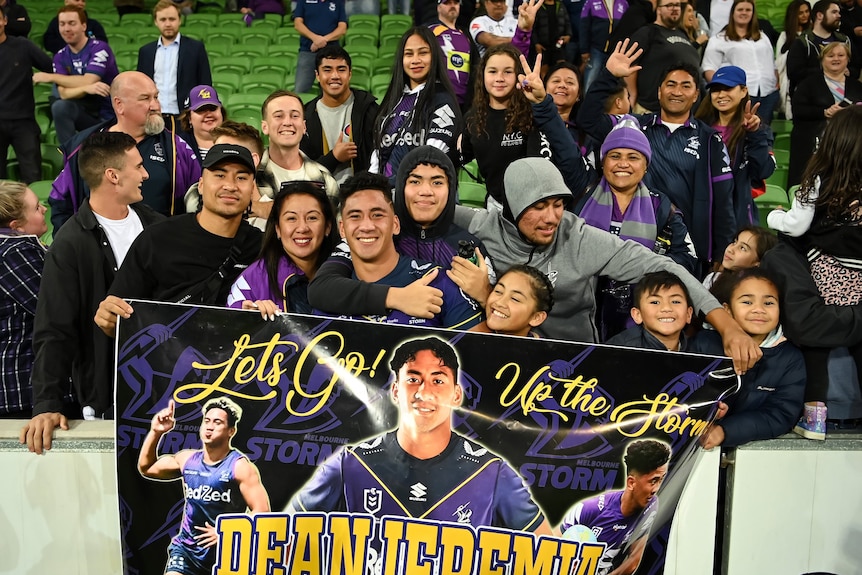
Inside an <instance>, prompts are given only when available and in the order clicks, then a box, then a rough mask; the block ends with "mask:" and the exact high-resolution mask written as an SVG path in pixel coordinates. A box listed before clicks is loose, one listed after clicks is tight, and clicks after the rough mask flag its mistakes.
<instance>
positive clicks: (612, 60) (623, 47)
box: [605, 38, 644, 78]
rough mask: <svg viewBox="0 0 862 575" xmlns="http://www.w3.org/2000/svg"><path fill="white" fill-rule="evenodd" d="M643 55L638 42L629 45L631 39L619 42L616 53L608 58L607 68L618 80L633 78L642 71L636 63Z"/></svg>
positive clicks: (615, 49) (612, 53)
mask: <svg viewBox="0 0 862 575" xmlns="http://www.w3.org/2000/svg"><path fill="white" fill-rule="evenodd" d="M643 53H644V51H643V49H642V48H638V43H637V42H632V43H631V44H629V39H628V38H626V39H625V40H623V41H622V42H617V45H616V47H615V48H614V51H613V52H611V54H610V56H608V61H607V62H606V63H605V68H607V69H608V72H610V73H611V74H613V75H614V76H616V77H617V78H625V77H627V76H631V75H632V74H634V73H635V72H637V71H638V70H640V69H641V66H635V61H636V60H637V59H638V58H640V57H641V54H643Z"/></svg>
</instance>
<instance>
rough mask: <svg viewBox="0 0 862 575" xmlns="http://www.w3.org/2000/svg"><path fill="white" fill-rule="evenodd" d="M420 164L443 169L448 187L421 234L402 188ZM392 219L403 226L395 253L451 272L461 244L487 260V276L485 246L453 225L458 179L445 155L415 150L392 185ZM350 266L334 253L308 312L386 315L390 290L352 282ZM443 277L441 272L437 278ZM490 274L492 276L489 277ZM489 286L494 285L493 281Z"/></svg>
mask: <svg viewBox="0 0 862 575" xmlns="http://www.w3.org/2000/svg"><path fill="white" fill-rule="evenodd" d="M420 164H427V165H432V166H438V167H440V168H443V171H444V172H446V178H447V179H448V181H449V198H448V201H447V202H446V207H445V208H444V209H443V212H442V213H441V214H440V216H439V217H438V218H437V219H436V220H434V222H433V223H432V224H431V225H430V226H428V227H427V228H422V226H420V225H419V224H418V223H416V221H415V220H414V219H413V217H412V216H411V215H410V212H409V210H408V209H407V203H406V200H405V198H404V185H405V182H406V181H407V177H408V176H409V175H410V172H411V171H412V170H413V168H415V167H416V166H418V165H420ZM395 182H396V185H395V193H394V198H393V199H394V201H395V214H396V215H397V216H398V219H399V220H400V222H401V233H400V234H399V235H398V236H396V237H395V247H396V249H397V250H398V253H399V254H401V255H404V256H408V257H412V258H415V259H418V260H425V261H429V262H432V263H435V264H437V265H439V266H441V267H442V268H444V269H448V268H449V267H451V263H452V258H453V257H454V256H455V255H456V254H457V253H458V242H459V240H467V241H469V242H472V243H473V245H474V246H477V247H478V248H479V250H480V251H481V252H482V254H484V255H485V262H486V263H487V264H488V269H489V270H491V269H492V268H491V262H490V261H489V259H488V256H487V251H486V250H485V246H484V245H482V243H481V242H480V241H479V239H478V238H476V236H474V235H473V234H471V233H470V232H468V231H467V230H465V229H464V228H462V227H460V226H458V225H456V224H454V223H453V220H454V218H455V204H456V203H457V202H458V185H457V183H458V174H457V172H456V171H455V166H454V165H453V164H452V161H451V160H450V159H449V156H447V155H446V154H445V153H443V152H442V151H441V150H439V149H437V148H435V147H433V146H419V147H418V148H414V149H413V150H411V151H410V152H408V153H407V155H406V156H404V159H403V160H401V163H400V164H399V166H398V173H397V175H396V179H395ZM352 272H353V264H352V262H351V261H350V258H348V257H345V255H344V254H340V253H339V252H338V251H336V252H335V253H333V255H332V256H331V257H330V258H329V259H328V260H327V261H326V263H324V264H323V266H321V268H320V269H319V270H318V271H317V274H316V275H315V276H314V280H313V281H312V283H311V285H309V289H308V301H309V303H311V305H312V307H314V308H316V309H320V310H323V311H325V312H330V313H336V312H337V313H344V314H349V315H363V314H384V313H386V295H387V292H388V291H389V286H387V285H382V284H370V283H365V282H359V281H357V280H353V279H351V275H352ZM441 273H442V272H441ZM491 274H493V271H492V272H491ZM492 283H493V281H492Z"/></svg>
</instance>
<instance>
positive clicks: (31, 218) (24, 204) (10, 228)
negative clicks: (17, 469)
mask: <svg viewBox="0 0 862 575" xmlns="http://www.w3.org/2000/svg"><path fill="white" fill-rule="evenodd" d="M46 231H48V225H47V224H46V223H45V206H43V205H42V204H40V203H39V199H38V198H37V197H36V194H34V193H33V191H32V190H31V189H30V188H28V187H27V186H26V185H25V184H21V183H18V182H11V181H8V180H0V333H2V334H3V336H2V338H0V365H2V366H3V369H2V370H0V419H5V418H28V417H30V411H31V406H32V403H31V401H32V399H31V395H32V394H31V387H30V371H31V368H32V366H33V357H34V355H33V321H34V319H35V318H36V296H37V295H38V293H39V283H40V282H41V280H42V268H43V267H44V265H45V247H44V246H43V245H42V244H41V243H40V242H39V237H40V236H41V235H42V234H44V233H45V232H46Z"/></svg>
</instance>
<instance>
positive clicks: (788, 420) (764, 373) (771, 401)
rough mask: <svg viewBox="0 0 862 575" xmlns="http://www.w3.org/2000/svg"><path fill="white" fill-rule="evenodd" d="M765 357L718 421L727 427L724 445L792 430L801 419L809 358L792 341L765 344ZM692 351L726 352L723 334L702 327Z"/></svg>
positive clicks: (735, 444) (767, 437) (733, 445)
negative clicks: (807, 359)
mask: <svg viewBox="0 0 862 575" xmlns="http://www.w3.org/2000/svg"><path fill="white" fill-rule="evenodd" d="M761 350H762V351H763V357H762V358H760V361H758V362H757V363H756V364H755V365H754V367H752V368H751V369H750V370H748V371H747V372H746V373H745V375H743V376H742V388H741V389H740V390H739V393H737V394H736V396H734V397H731V398H729V401H728V404H729V405H730V411H729V412H728V414H727V416H725V417H724V419H722V420H720V421H718V422H717V424H718V425H720V426H721V427H723V428H724V442H723V443H722V446H723V447H737V446H739V445H743V444H745V443H748V442H749V441H755V440H758V439H773V438H776V437H778V436H779V435H784V434H785V433H789V432H790V430H791V429H793V425H794V424H795V423H796V422H797V420H798V419H799V414H800V412H801V411H802V403H803V399H802V398H803V394H804V393H805V360H804V359H803V358H802V352H801V351H799V349H798V348H797V347H796V346H794V345H793V344H792V343H790V342H789V341H785V342H783V343H779V344H778V345H776V346H775V347H766V348H761ZM690 351H699V352H703V353H709V354H712V355H725V353H724V347H723V345H722V343H721V336H719V335H718V332H715V331H712V330H710V331H702V332H700V333H699V334H698V335H697V337H696V338H695V339H694V341H693V342H692V346H691V348H690Z"/></svg>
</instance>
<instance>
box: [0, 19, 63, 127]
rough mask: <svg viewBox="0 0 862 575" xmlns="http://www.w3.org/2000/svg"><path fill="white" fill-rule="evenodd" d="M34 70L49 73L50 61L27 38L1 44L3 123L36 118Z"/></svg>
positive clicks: (9, 39) (0, 110)
mask: <svg viewBox="0 0 862 575" xmlns="http://www.w3.org/2000/svg"><path fill="white" fill-rule="evenodd" d="M33 68H37V69H39V70H41V71H43V72H50V71H51V70H52V69H53V63H52V62H51V57H50V56H48V55H47V54H46V53H45V52H43V51H42V50H40V49H39V47H38V46H36V44H34V43H33V42H31V41H30V40H28V39H27V38H18V37H15V36H7V37H6V41H5V42H2V43H0V102H2V105H0V120H27V119H31V118H34V117H35V109H36V103H35V100H34V99H33Z"/></svg>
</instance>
